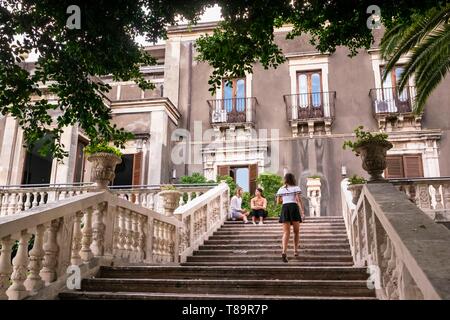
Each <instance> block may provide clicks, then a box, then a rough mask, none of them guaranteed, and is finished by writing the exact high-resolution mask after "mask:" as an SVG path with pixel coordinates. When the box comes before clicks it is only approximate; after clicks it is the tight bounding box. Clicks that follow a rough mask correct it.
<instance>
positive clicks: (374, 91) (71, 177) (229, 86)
mask: <svg viewBox="0 0 450 320" xmlns="http://www.w3.org/2000/svg"><path fill="white" fill-rule="evenodd" d="M214 27H215V24H214V23H203V24H198V25H197V26H194V27H189V28H188V27H187V26H177V27H171V28H170V29H169V32H168V39H167V40H166V42H165V44H163V45H157V46H152V47H148V48H147V50H148V51H149V52H150V53H151V54H152V55H154V56H155V57H156V58H157V60H158V64H157V65H156V66H151V67H143V68H142V72H143V73H144V74H145V76H146V78H147V79H149V80H151V81H152V82H153V83H155V86H156V88H155V89H154V90H148V91H145V92H144V91H142V90H141V89H139V88H138V86H137V85H136V84H134V83H128V82H122V83H119V82H114V81H112V79H111V78H108V77H104V78H103V79H102V80H103V81H104V82H107V83H109V84H110V85H111V86H112V89H111V91H110V92H109V94H108V96H107V98H106V99H105V103H107V104H108V105H109V106H110V107H111V109H112V113H113V122H114V123H116V124H117V125H119V126H120V127H124V128H125V129H126V130H128V131H131V132H133V133H134V134H135V139H134V140H132V141H129V142H128V143H127V145H126V148H125V149H124V150H122V151H123V152H124V154H125V155H124V159H123V163H122V164H121V165H120V166H119V167H118V168H117V172H116V180H115V181H114V184H115V185H152V184H160V183H173V182H176V181H177V179H178V178H179V177H180V176H183V175H189V174H192V173H194V172H199V173H202V174H203V175H205V176H206V177H207V178H208V179H213V180H215V179H216V177H217V176H219V175H220V176H222V175H231V176H233V177H234V178H235V179H236V181H237V182H238V183H239V184H240V185H242V186H243V187H244V189H245V190H248V191H253V190H254V188H255V187H256V178H257V176H258V174H260V173H262V172H272V173H277V174H280V175H282V174H283V173H285V172H288V171H289V172H293V173H294V174H295V175H296V177H297V179H298V180H299V181H298V182H299V185H300V186H301V188H302V189H303V190H304V191H305V199H306V200H307V201H310V202H311V203H315V205H314V208H316V209H317V208H320V209H319V210H318V212H317V210H314V212H315V214H320V215H339V214H340V212H341V210H340V205H341V195H340V185H341V184H340V182H341V180H342V179H343V176H345V175H346V176H349V175H352V174H358V175H361V176H365V172H364V171H363V170H362V168H361V160H360V159H359V158H357V157H355V156H354V155H353V154H352V153H351V152H350V151H346V150H343V149H342V144H343V142H344V140H347V139H350V138H351V137H352V133H353V129H354V128H355V127H357V126H359V125H363V126H364V128H365V130H370V131H380V130H381V131H385V132H387V133H388V134H389V140H390V141H391V142H392V143H393V145H394V147H393V148H392V149H391V150H389V151H388V168H387V170H386V172H385V176H386V177H388V178H417V177H439V176H450V162H449V161H448V158H449V157H450V141H449V122H450V116H449V114H450V90H449V89H450V79H449V78H448V77H447V78H446V79H445V80H444V81H443V82H442V83H441V84H440V86H439V87H438V88H437V89H436V90H435V91H434V93H433V94H432V96H431V97H430V98H429V100H428V102H427V105H426V108H425V111H424V113H423V114H422V115H416V114H414V113H412V112H411V106H412V104H413V99H414V86H413V85H412V84H413V82H412V80H411V82H410V84H411V85H410V86H408V87H407V88H406V89H405V90H404V91H403V92H399V91H398V90H397V89H396V88H395V86H396V85H395V83H396V79H397V78H398V77H399V76H400V75H401V72H402V61H400V64H399V65H398V66H397V68H396V69H395V70H394V71H393V72H391V74H389V76H388V77H387V79H386V80H385V81H382V77H381V74H382V71H383V66H384V61H382V59H381V58H380V53H379V50H378V48H377V47H376V46H374V47H373V48H371V49H370V50H361V51H360V52H359V54H358V55H357V56H355V57H353V58H350V57H348V50H347V49H346V48H338V49H337V50H336V52H334V53H329V54H321V53H319V52H317V50H316V49H315V48H314V47H313V46H312V45H311V44H310V43H309V40H308V37H307V36H303V37H299V38H296V39H294V40H286V39H285V36H286V34H287V33H288V32H289V28H288V27H286V28H281V29H278V30H276V35H275V37H276V41H277V43H278V44H279V46H280V47H281V48H282V50H283V53H284V54H285V56H286V58H287V61H286V62H285V63H284V64H282V65H280V66H279V67H278V68H277V69H270V70H264V69H263V68H262V67H261V66H259V65H255V67H254V72H253V73H252V74H247V75H246V76H245V77H243V78H240V79H227V80H226V81H224V83H223V85H222V87H221V88H220V89H219V90H217V91H216V92H215V93H214V95H211V92H210V91H209V90H208V89H209V84H208V78H209V76H210V74H211V72H212V68H211V66H209V65H208V64H207V63H203V62H199V61H197V60H196V55H197V53H196V51H195V44H194V43H195V40H196V39H197V38H198V37H199V36H200V35H201V34H204V33H205V32H211V31H212V30H213V28H214ZM376 39H379V35H378V34H376ZM63 140H64V144H65V145H66V146H67V148H68V151H69V157H68V158H67V159H65V160H64V161H63V162H57V161H56V160H53V159H51V158H42V157H40V156H39V155H37V154H36V152H34V151H33V152H28V151H26V149H25V148H24V147H23V139H22V133H21V129H20V128H19V127H18V124H17V122H16V121H15V120H14V119H12V118H10V117H4V118H2V119H1V120H0V141H1V145H0V164H1V170H0V184H1V185H19V184H36V183H37V184H39V183H42V184H49V183H50V184H55V183H69V184H70V183H74V182H83V181H89V163H88V162H87V161H86V160H85V156H84V154H83V151H82V149H83V146H85V145H86V144H87V143H88V139H87V137H86V136H85V135H84V134H83V132H82V131H81V130H79V129H78V128H76V127H71V128H67V129H66V131H65V133H64V136H63ZM307 207H309V206H307ZM310 211H311V210H310Z"/></svg>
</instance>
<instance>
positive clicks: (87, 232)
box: [80, 207, 94, 263]
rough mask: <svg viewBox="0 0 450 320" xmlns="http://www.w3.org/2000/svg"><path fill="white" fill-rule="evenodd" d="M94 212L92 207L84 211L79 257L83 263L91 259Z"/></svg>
mask: <svg viewBox="0 0 450 320" xmlns="http://www.w3.org/2000/svg"><path fill="white" fill-rule="evenodd" d="M93 211H94V208H93V207H89V208H87V209H86V211H85V213H84V225H83V230H82V238H81V250H80V257H81V260H82V261H83V262H84V263H88V262H89V260H91V259H92V256H93V254H92V251H91V244H92V212H93Z"/></svg>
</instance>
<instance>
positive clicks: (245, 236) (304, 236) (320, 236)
mask: <svg viewBox="0 0 450 320" xmlns="http://www.w3.org/2000/svg"><path fill="white" fill-rule="evenodd" d="M282 237H283V234H282V233H279V234H268V235H266V234H264V233H261V234H260V235H251V234H250V235H248V234H239V235H235V234H228V235H214V236H212V237H211V238H210V239H211V240H233V239H234V240H241V241H258V240H262V239H266V240H269V239H271V240H274V241H278V240H279V241H281V238H282ZM293 237H294V235H293V234H292V235H291V238H293ZM300 239H304V240H316V241H321V240H322V241H330V240H331V241H334V240H345V241H348V238H347V235H334V234H328V233H326V234H305V233H303V234H300Z"/></svg>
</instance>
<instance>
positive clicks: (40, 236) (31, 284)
mask: <svg viewBox="0 0 450 320" xmlns="http://www.w3.org/2000/svg"><path fill="white" fill-rule="evenodd" d="M44 231H45V226H44V225H43V224H40V225H38V226H37V227H36V233H35V234H34V243H33V249H31V250H30V252H29V255H30V263H29V264H28V269H29V270H30V274H29V275H28V278H27V280H25V283H24V284H25V287H26V288H27V290H28V291H31V292H37V291H38V290H39V289H41V288H43V287H44V281H43V280H42V278H41V276H40V275H39V272H40V271H41V268H42V262H43V259H44V255H45V251H44Z"/></svg>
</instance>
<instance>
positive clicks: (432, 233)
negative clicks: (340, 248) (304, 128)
mask: <svg viewBox="0 0 450 320" xmlns="http://www.w3.org/2000/svg"><path fill="white" fill-rule="evenodd" d="M351 199H352V196H351V194H349V191H347V188H346V182H345V181H344V182H343V183H342V206H343V215H344V220H345V225H346V229H347V234H348V237H349V240H350V247H351V251H352V255H353V259H354V261H355V265H356V266H368V267H369V270H371V272H373V274H372V276H373V277H372V278H371V279H373V280H374V285H375V289H376V293H377V297H378V298H380V299H389V300H391V299H450V248H449V243H450V231H449V230H448V229H446V228H445V227H444V226H442V225H439V224H436V223H434V222H433V221H432V220H431V219H429V218H428V217H427V215H426V214H425V213H424V212H423V211H421V210H420V209H419V208H418V207H417V206H415V205H414V204H413V203H411V201H409V200H408V197H407V196H406V195H405V193H403V192H401V191H399V190H397V189H396V187H395V186H393V185H392V184H390V183H373V184H366V185H364V186H363V187H362V192H361V195H360V197H359V200H358V202H357V204H356V206H355V205H354V204H353V203H352V202H351Z"/></svg>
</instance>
